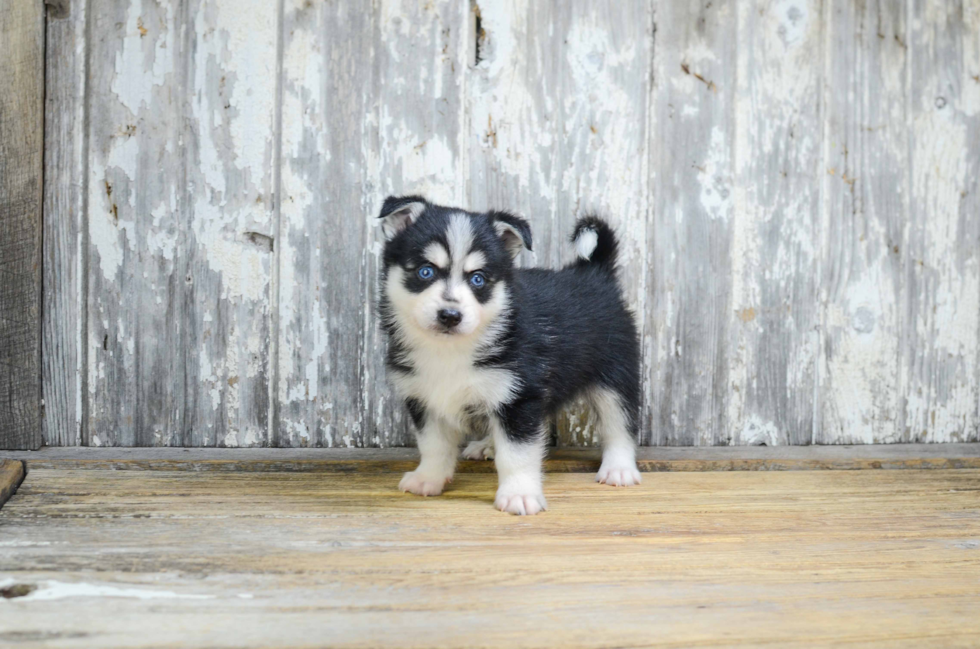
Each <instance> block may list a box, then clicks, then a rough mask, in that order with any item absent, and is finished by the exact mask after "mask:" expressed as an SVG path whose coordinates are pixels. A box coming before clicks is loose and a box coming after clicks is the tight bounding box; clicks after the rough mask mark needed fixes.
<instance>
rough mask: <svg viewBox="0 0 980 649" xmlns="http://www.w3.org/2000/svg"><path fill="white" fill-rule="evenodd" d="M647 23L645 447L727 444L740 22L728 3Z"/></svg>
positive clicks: (676, 5) (675, 10) (682, 8)
mask: <svg viewBox="0 0 980 649" xmlns="http://www.w3.org/2000/svg"><path fill="white" fill-rule="evenodd" d="M655 19H656V33H655V42H654V52H653V64H652V65H653V69H652V74H653V80H654V88H653V97H654V99H653V104H652V111H653V112H652V114H651V118H650V119H651V126H650V140H651V141H650V156H651V157H650V181H649V182H650V186H651V188H650V192H651V195H652V198H651V201H652V217H651V227H652V233H653V234H652V238H653V247H652V252H651V254H650V255H649V256H648V257H647V258H646V263H647V273H648V280H647V286H648V287H650V289H649V290H650V292H651V299H650V301H649V304H650V308H649V311H648V314H647V316H646V317H647V325H646V331H647V336H648V338H647V339H646V340H644V343H645V354H646V356H645V358H646V359H647V371H648V372H649V373H650V374H651V377H652V378H651V379H650V385H651V389H652V394H653V400H652V408H651V412H650V419H649V425H648V426H647V427H646V429H645V430H644V443H648V444H655V445H657V444H677V445H700V446H704V445H711V444H727V443H730V442H731V441H732V440H731V435H730V422H729V417H728V407H729V402H730V400H731V399H732V398H733V397H732V392H733V390H734V389H735V387H734V386H733V385H732V382H731V381H730V379H729V373H730V371H731V368H730V367H729V366H728V364H727V362H726V359H728V358H730V357H731V356H732V354H731V353H730V352H729V347H730V345H731V344H732V342H734V341H730V340H729V331H728V327H727V325H728V323H729V322H730V320H731V317H730V314H731V313H732V290H733V287H732V284H733V281H734V277H733V270H734V269H733V266H732V264H733V255H734V254H735V253H734V252H733V250H732V245H733V243H732V237H733V228H734V221H735V219H736V218H737V215H736V214H735V208H734V203H735V191H736V188H735V187H734V185H733V183H734V180H735V168H734V153H733V151H732V148H733V146H734V144H735V142H734V135H735V124H734V119H735V97H736V94H735V91H736V86H735V80H736V79H737V74H736V63H737V60H738V59H737V49H736V44H737V43H738V42H739V41H738V38H737V36H736V30H734V29H733V28H732V27H733V25H736V24H737V23H738V19H739V16H738V13H737V8H736V6H735V3H734V2H712V3H709V4H704V5H702V4H698V3H690V2H668V3H664V5H663V6H662V7H658V8H657V12H656V16H655ZM738 388H739V389H743V386H738Z"/></svg>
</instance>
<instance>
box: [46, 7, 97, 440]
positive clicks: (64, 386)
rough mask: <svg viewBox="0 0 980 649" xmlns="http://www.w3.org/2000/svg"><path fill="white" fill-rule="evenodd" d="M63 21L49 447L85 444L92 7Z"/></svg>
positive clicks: (50, 80)
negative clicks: (88, 26) (87, 99)
mask: <svg viewBox="0 0 980 649" xmlns="http://www.w3.org/2000/svg"><path fill="white" fill-rule="evenodd" d="M71 8H72V11H70V12H68V13H67V14H66V15H65V17H63V18H55V17H54V13H55V12H54V10H53V9H52V8H50V4H49V9H48V21H47V35H46V36H47V38H46V44H45V48H46V51H45V76H44V83H45V102H44V142H45V144H44V147H45V152H46V154H45V156H44V178H45V182H44V215H45V218H44V237H43V253H44V263H43V294H44V316H43V318H42V325H43V329H42V340H41V352H42V353H41V360H42V371H43V379H42V389H43V397H44V403H45V408H44V418H43V420H42V429H41V432H42V436H43V439H44V444H45V445H46V446H76V445H79V444H83V443H84V442H83V439H82V435H83V433H84V432H85V427H84V426H83V425H82V422H83V420H84V419H85V415H84V410H85V409H86V408H87V407H88V391H87V390H86V388H85V386H84V384H85V380H86V378H87V377H86V367H87V364H86V361H85V355H86V354H87V353H88V346H87V345H84V344H82V343H83V341H85V340H86V333H85V332H86V324H85V322H86V317H87V315H88V313H87V310H86V309H85V308H84V305H85V300H86V297H87V294H88V291H87V278H86V276H85V272H86V266H85V260H86V259H87V254H86V250H85V241H86V240H87V239H86V237H87V233H86V232H85V187H86V186H87V185H86V183H85V182H84V176H85V172H84V169H85V165H86V164H87V156H86V143H87V139H86V136H85V123H86V122H85V115H86V110H87V104H86V102H85V92H86V87H87V85H86V78H87V75H86V67H85V60H86V59H85V57H86V43H87V41H86V29H85V25H86V16H87V12H88V2H87V0H74V2H73V3H72V4H71Z"/></svg>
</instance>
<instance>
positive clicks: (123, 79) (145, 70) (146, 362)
mask: <svg viewBox="0 0 980 649" xmlns="http://www.w3.org/2000/svg"><path fill="white" fill-rule="evenodd" d="M180 6H182V5H178V4H177V3H176V2H164V3H159V4H158V3H151V4H147V5H145V6H144V5H143V4H142V3H139V2H131V1H130V0H113V1H112V2H100V3H98V4H94V3H93V4H92V6H91V7H90V15H89V16H88V19H87V25H88V33H89V34H92V35H95V34H98V37H97V38H95V37H93V38H91V39H90V40H89V42H88V45H87V47H88V52H87V57H88V60H89V63H88V73H87V83H88V84H89V86H90V87H89V89H88V90H87V92H86V96H87V97H88V101H89V102H90V105H89V106H88V115H89V119H88V120H87V122H88V128H89V132H88V134H87V137H88V152H87V160H86V167H85V168H86V176H85V178H84V182H85V183H86V184H85V192H86V194H85V200H86V203H85V205H86V214H85V218H86V231H87V237H86V239H85V243H86V249H85V251H84V254H85V255H86V267H87V268H86V270H87V282H88V287H87V288H88V295H87V299H86V300H85V302H84V304H85V307H86V308H87V310H88V312H87V335H86V340H85V341H84V342H83V344H85V345H87V349H86V353H85V354H84V355H83V358H85V359H86V362H87V365H88V367H87V377H86V381H87V388H88V395H87V397H86V398H87V400H88V417H87V421H85V422H84V426H85V435H84V438H85V441H86V442H87V443H88V444H92V445H94V446H100V445H110V446H114V445H122V446H144V445H172V444H179V443H181V442H182V436H181V434H180V425H181V421H182V418H183V416H184V413H185V411H184V410H183V409H182V407H181V406H182V405H183V396H184V394H185V390H186V387H187V386H186V384H185V377H184V373H183V367H181V365H180V363H179V359H180V358H181V355H182V353H183V351H184V348H183V347H182V342H183V341H182V337H181V331H182V327H184V326H187V325H185V323H183V322H180V320H179V318H180V317H181V316H182V315H183V313H184V312H183V310H182V309H181V306H182V305H181V296H182V294H183V289H182V286H183V284H184V283H185V282H188V281H194V278H193V277H190V276H178V271H179V270H180V268H181V266H180V254H181V252H183V251H182V243H183V242H185V241H187V238H188V236H189V235H190V232H189V224H188V223H187V222H186V220H185V219H184V218H182V216H186V214H187V206H186V203H187V200H188V196H189V193H190V192H191V191H192V190H191V188H190V187H188V186H187V185H186V184H185V182H184V180H185V177H184V176H183V174H182V170H183V169H184V168H185V163H184V161H185V159H186V155H187V141H186V138H185V137H184V133H185V132H184V129H183V125H184V119H185V118H186V115H187V111H186V108H185V107H186V94H187V88H188V79H187V69H186V66H185V65H184V63H185V60H186V59H185V57H184V52H185V49H186V40H185V39H186V38H187V30H186V29H185V27H189V26H187V25H186V17H185V15H184V13H183V12H181V11H179V9H180ZM194 388H195V389H196V388H197V386H194Z"/></svg>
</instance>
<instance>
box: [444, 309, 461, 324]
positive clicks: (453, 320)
mask: <svg viewBox="0 0 980 649" xmlns="http://www.w3.org/2000/svg"><path fill="white" fill-rule="evenodd" d="M438 317H439V322H440V323H441V324H442V325H443V326H444V327H455V326H456V325H458V324H459V321H460V320H462V319H463V314H462V313H460V312H459V311H457V310H456V309H440V310H439V314H438Z"/></svg>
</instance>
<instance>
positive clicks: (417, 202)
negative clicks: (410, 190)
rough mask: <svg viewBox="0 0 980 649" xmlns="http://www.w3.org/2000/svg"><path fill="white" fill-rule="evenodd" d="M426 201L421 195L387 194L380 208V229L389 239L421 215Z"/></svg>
mask: <svg viewBox="0 0 980 649" xmlns="http://www.w3.org/2000/svg"><path fill="white" fill-rule="evenodd" d="M427 206H428V203H426V202H425V199H424V198H422V197H421V196H401V197H398V196H389V197H388V198H386V199H385V204H384V206H382V208H381V215H380V216H379V217H378V218H379V219H381V231H382V232H384V235H385V239H386V240H388V241H390V240H391V239H393V238H394V237H395V235H397V234H398V233H399V232H401V231H402V230H404V229H405V228H407V227H408V226H410V225H411V224H412V223H414V222H415V219H417V218H419V216H421V215H422V212H424V211H425V208H426V207H427Z"/></svg>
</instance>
